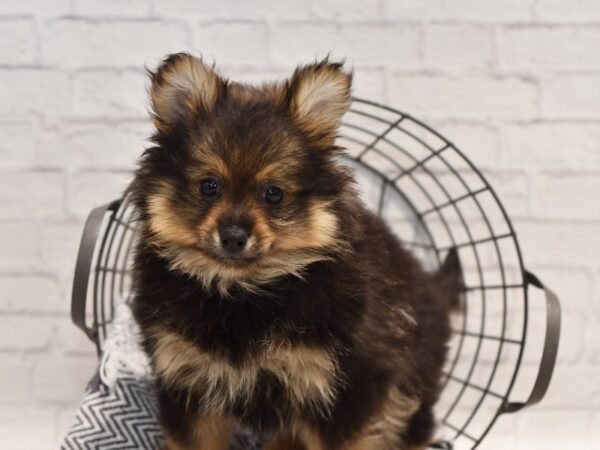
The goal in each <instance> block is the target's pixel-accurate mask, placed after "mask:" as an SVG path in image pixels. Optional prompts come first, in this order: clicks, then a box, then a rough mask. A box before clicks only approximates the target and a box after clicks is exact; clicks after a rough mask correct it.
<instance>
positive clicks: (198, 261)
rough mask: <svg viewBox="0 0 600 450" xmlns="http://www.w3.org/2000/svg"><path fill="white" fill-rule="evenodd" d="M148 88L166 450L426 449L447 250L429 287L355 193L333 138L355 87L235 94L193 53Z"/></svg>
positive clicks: (157, 364) (138, 264)
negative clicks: (250, 440) (243, 442)
mask: <svg viewBox="0 0 600 450" xmlns="http://www.w3.org/2000/svg"><path fill="white" fill-rule="evenodd" d="M150 77H151V88H150V97H151V104H152V112H153V120H154V124H155V127H156V132H155V134H154V136H153V142H154V144H155V146H153V147H152V148H149V149H148V150H147V151H146V152H145V153H144V155H143V157H142V158H141V161H140V164H139V167H138V169H137V172H136V176H135V181H134V183H133V185H132V188H131V192H132V198H133V200H134V203H135V206H136V208H137V211H138V213H139V243H138V246H137V250H136V255H135V263H134V294H135V295H134V301H133V308H134V314H135V317H136V320H137V321H138V322H139V324H140V327H141V330H142V338H143V345H144V348H145V351H147V353H148V355H149V357H150V359H151V364H152V368H153V371H154V375H155V377H156V386H157V392H158V398H159V409H160V416H161V421H162V425H163V427H164V431H165V435H166V438H165V447H166V448H167V449H203V450H221V449H227V448H229V443H230V438H231V434H232V432H233V431H234V430H235V429H236V427H240V426H243V427H247V428H250V429H251V430H253V432H254V433H256V434H257V435H260V436H263V437H264V439H265V441H266V442H267V444H266V448H268V449H271V450H276V449H287V450H290V449H306V450H341V449H344V450H359V449H360V450H370V449H377V450H387V449H390V450H392V449H394V450H398V449H417V448H419V449H420V448H422V447H424V446H426V445H427V443H428V442H429V440H430V439H431V435H432V431H433V429H434V417H433V413H432V408H433V405H434V403H435V402H436V400H437V398H438V394H439V385H440V378H441V371H442V365H443V362H444V358H445V355H446V343H447V340H448V338H449V334H450V326H449V312H450V310H451V309H452V307H453V306H455V305H456V304H457V301H458V298H459V292H460V285H461V282H460V273H461V271H460V267H459V264H458V259H457V256H456V254H455V253H452V254H451V255H450V257H449V258H447V260H446V263H445V264H444V265H443V267H442V269H441V270H440V271H439V272H438V273H436V274H433V275H430V274H427V273H426V272H425V271H424V270H423V269H422V268H421V266H420V265H419V263H418V262H417V261H416V259H415V258H414V257H413V256H412V255H411V254H410V253H409V252H408V251H407V250H405V249H404V248H403V247H402V245H401V243H400V242H399V241H398V239H397V238H396V237H395V236H394V235H393V233H392V232H391V231H390V230H389V229H388V228H387V227H386V225H385V224H384V223H383V222H382V220H380V219H379V218H377V217H375V216H374V215H373V214H371V213H370V212H368V211H367V209H366V208H365V207H364V206H363V204H362V203H361V201H360V200H359V199H358V197H357V194H356V192H355V189H356V187H355V184H354V181H353V178H352V175H351V173H350V171H349V170H348V169H347V168H345V167H344V166H343V165H342V164H340V163H339V161H338V158H337V156H338V155H339V154H340V152H341V151H342V149H340V148H339V147H337V146H336V134H337V129H338V126H339V124H340V120H341V118H342V115H343V114H344V113H345V112H346V111H347V110H348V108H349V106H350V102H351V96H350V88H351V80H352V76H351V74H349V73H348V72H345V71H344V69H343V67H342V64H337V63H332V62H329V61H328V60H324V61H321V62H317V63H314V64H310V65H307V66H303V67H299V68H297V69H296V71H295V72H294V74H293V75H292V77H291V78H290V79H289V80H286V81H285V82H280V83H274V84H267V85H263V86H260V87H254V86H248V85H244V84H239V83H235V82H232V81H229V80H226V79H224V78H223V77H221V76H220V75H219V74H218V73H217V72H216V71H215V70H214V68H213V67H210V66H207V65H206V64H204V63H203V62H202V60H201V59H199V58H196V57H194V56H191V55H189V54H182V53H180V54H174V55H171V56H169V57H167V58H166V59H165V60H164V61H163V63H162V64H161V65H160V67H159V68H158V69H157V70H156V71H155V72H153V73H151V74H150Z"/></svg>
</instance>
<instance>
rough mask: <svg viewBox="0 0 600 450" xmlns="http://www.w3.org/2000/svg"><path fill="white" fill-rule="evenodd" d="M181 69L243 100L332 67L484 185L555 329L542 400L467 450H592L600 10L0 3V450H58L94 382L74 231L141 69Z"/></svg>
mask: <svg viewBox="0 0 600 450" xmlns="http://www.w3.org/2000/svg"><path fill="white" fill-rule="evenodd" d="M176 50H190V51H194V52H200V51H201V52H203V54H204V55H206V56H207V57H209V58H214V59H215V60H216V61H217V63H218V64H219V65H220V66H221V67H222V69H223V71H224V72H225V73H227V74H230V75H231V76H233V77H237V78H241V79H244V80H251V81H258V80H261V79H264V78H272V77H276V76H281V75H283V74H284V73H286V71H289V70H290V69H291V68H292V67H293V66H294V65H295V64H296V63H297V62H301V61H306V60H311V59H313V58H314V57H315V56H323V55H325V54H326V53H328V52H331V53H332V55H333V56H335V57H345V58H346V59H347V61H348V62H349V63H350V64H351V65H353V66H354V69H355V74H356V76H355V80H356V87H355V92H356V93H357V94H358V95H361V96H364V97H369V98H372V99H375V100H379V101H382V102H385V103H389V104H391V105H392V106H396V107H399V108H401V109H403V110H406V111H410V112H412V113H414V114H415V115H417V116H418V117H421V118H422V119H424V120H425V121H427V122H429V123H431V124H432V125H434V126H436V127H437V128H439V129H440V130H442V131H443V132H444V133H446V134H447V136H448V137H449V138H450V139H451V140H452V141H454V142H456V144H457V145H458V146H459V147H461V148H462V149H463V150H464V151H465V153H466V154H467V155H468V156H469V157H470V158H472V159H473V160H474V161H475V162H476V163H477V164H479V165H480V166H481V167H482V168H484V169H485V171H486V173H487V174H489V177H490V180H492V181H493V183H494V187H495V188H496V190H497V191H498V193H499V195H500V197H501V199H503V200H504V202H505V204H506V206H507V208H508V210H509V213H511V215H512V216H513V217H514V219H515V226H516V229H517V232H518V233H519V236H520V240H521V243H522V247H523V248H522V250H523V252H524V257H525V261H526V264H527V266H528V268H529V269H531V270H532V271H534V272H535V273H537V274H538V275H539V276H540V277H542V278H543V279H544V280H546V281H547V282H548V283H549V284H550V285H552V286H553V287H554V288H555V289H556V291H557V292H558V293H559V295H560V296H561V298H562V302H563V308H564V311H565V317H564V319H565V326H564V340H563V345H562V347H561V353H560V357H559V360H560V366H559V368H558V370H557V373H556V377H555V382H554V384H553V385H552V387H551V390H550V392H549V394H548V398H547V400H546V401H545V402H544V403H543V404H541V405H540V406H538V407H536V408H534V409H531V410H530V411H526V412H523V413H520V414H518V415H516V416H514V417H506V418H502V419H501V420H500V422H499V424H498V426H497V428H495V429H494V431H492V433H491V435H490V437H489V438H488V439H487V440H486V443H485V444H484V445H483V446H482V448H484V449H496V448H518V449H527V450H532V449H538V448H539V449H545V450H549V449H557V450H558V449H560V450H563V449H565V448H569V449H586V450H588V449H591V448H600V432H599V431H598V430H600V376H599V375H598V374H599V372H600V346H598V344H597V342H598V336H597V334H598V333H597V331H598V326H599V325H600V259H599V258H598V255H599V254H600V88H599V86H600V3H599V2H598V1H597V0H571V1H566V0H510V1H506V0H402V1H398V0H372V1H360V0H344V1H342V0H312V1H311V0H290V1H285V0H281V1H277V2H271V1H267V0H221V1H212V2H211V1H191V0H176V1H173V0H131V1H128V2H123V1H117V0H52V1H47V0H3V1H2V2H0V255H1V256H0V286H1V288H0V292H1V293H0V442H2V444H3V446H4V447H6V448H11V449H24V450H34V449H37V450H39V449H50V448H55V447H56V442H57V441H58V440H59V438H60V436H61V434H62V433H63V432H64V430H65V428H66V427H68V425H69V423H70V420H71V417H72V412H73V409H74V408H75V406H76V404H77V400H78V398H79V397H80V395H81V391H82V389H83V386H84V385H85V382H86V379H87V378H88V377H89V376H90V375H91V373H92V371H93V368H94V365H95V355H94V351H93V348H92V346H91V345H89V344H88V343H87V342H86V340H85V338H84V337H83V335H82V334H81V333H79V332H77V330H76V329H75V328H74V327H73V326H72V325H71V324H70V321H69V317H68V309H69V294H70V283H71V276H72V270H73V265H74V258H75V253H76V249H77V245H78V241H79V237H80V232H81V226H82V223H83V220H84V218H85V216H86V214H87V212H88V211H89V210H90V209H91V208H92V207H93V206H96V205H97V204H99V203H101V202H104V201H107V200H109V199H112V198H113V197H115V196H116V195H118V193H119V192H120V190H121V189H123V187H124V186H125V184H126V182H127V180H128V179H129V177H130V170H131V167H132V165H133V162H134V161H135V158H136V157H137V155H138V154H139V153H140V152H141V150H142V149H143V147H144V145H145V138H146V137H147V135H148V130H149V125H148V122H147V120H146V99H145V75H144V64H146V65H148V66H150V67H152V66H154V65H155V64H156V62H157V60H158V59H159V58H160V57H161V56H163V55H164V54H165V53H167V52H170V51H176ZM525 370H526V371H529V372H530V371H531V370H532V369H531V368H529V367H528V368H526V369H525Z"/></svg>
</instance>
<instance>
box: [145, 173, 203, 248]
mask: <svg viewBox="0 0 600 450" xmlns="http://www.w3.org/2000/svg"><path fill="white" fill-rule="evenodd" d="M173 195H174V188H173V187H172V186H171V185H170V184H169V183H168V182H162V183H161V184H160V189H159V190H158V192H157V193H155V194H153V195H151V196H150V198H149V199H148V212H149V215H150V222H149V224H150V229H151V230H152V232H153V233H155V234H156V235H157V236H158V237H159V238H160V239H164V240H166V241H168V242H172V243H175V244H177V245H183V246H194V245H196V244H197V237H196V236H195V235H194V233H193V231H192V230H189V229H187V228H186V227H183V226H181V221H180V220H178V219H177V215H176V214H173V206H172V204H171V202H172V198H173Z"/></svg>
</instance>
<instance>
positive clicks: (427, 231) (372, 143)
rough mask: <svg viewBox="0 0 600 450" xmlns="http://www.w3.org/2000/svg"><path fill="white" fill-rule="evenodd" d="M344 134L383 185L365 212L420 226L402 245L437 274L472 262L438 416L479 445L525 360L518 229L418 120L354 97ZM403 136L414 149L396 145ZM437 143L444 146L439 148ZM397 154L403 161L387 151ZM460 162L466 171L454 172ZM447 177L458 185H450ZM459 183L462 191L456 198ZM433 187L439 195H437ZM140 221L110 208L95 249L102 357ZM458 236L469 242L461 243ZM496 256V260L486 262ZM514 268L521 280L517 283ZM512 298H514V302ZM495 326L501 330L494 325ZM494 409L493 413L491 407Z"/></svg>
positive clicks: (472, 170)
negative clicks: (444, 266)
mask: <svg viewBox="0 0 600 450" xmlns="http://www.w3.org/2000/svg"><path fill="white" fill-rule="evenodd" d="M369 124H371V125H373V124H375V125H373V127H371V126H370V125H369ZM381 127H383V128H381ZM375 128H381V131H379V132H377V130H376V129H375ZM341 130H342V131H341V133H340V144H341V145H342V146H344V147H347V148H348V152H347V154H346V155H345V156H344V157H343V158H344V160H345V161H346V162H347V163H348V164H349V165H351V166H352V167H354V168H355V169H356V172H357V174H358V173H359V172H361V171H362V173H363V174H364V175H365V176H368V177H370V179H375V180H377V183H379V185H378V187H377V189H378V191H376V195H375V196H374V197H373V198H372V199H371V201H367V206H368V207H369V208H371V209H372V210H373V211H374V212H375V213H377V214H378V215H380V216H384V215H385V214H386V213H387V212H388V211H392V212H397V211H400V210H402V211H407V213H406V214H405V215H404V216H405V217H403V218H401V220H399V221H398V223H404V222H406V223H409V224H412V226H413V227H414V229H415V230H417V231H415V236H416V237H413V238H411V239H409V238H408V237H406V239H404V237H403V236H402V234H401V235H400V238H401V239H402V241H403V242H404V244H405V245H406V246H407V247H409V248H411V249H413V250H414V251H415V253H416V254H417V255H420V257H421V259H423V261H424V264H426V265H427V264H429V266H430V268H435V267H436V266H438V265H439V264H440V262H441V261H442V260H443V257H444V256H445V254H446V253H447V252H448V251H449V250H450V249H451V248H457V249H458V251H459V255H460V257H461V260H462V258H463V257H465V258H466V259H468V260H469V261H470V266H469V267H465V266H464V261H463V272H464V273H463V275H469V277H465V281H466V282H467V280H469V282H467V285H466V287H465V292H464V301H463V305H462V308H461V310H460V312H459V313H458V314H457V317H456V318H455V319H456V321H458V322H459V325H456V324H454V327H453V329H454V335H455V337H454V339H453V341H452V343H451V349H450V352H449V357H448V361H447V364H446V367H445V370H444V375H443V380H442V386H443V391H442V398H441V400H440V405H439V408H438V410H437V417H438V420H439V421H440V428H441V432H442V433H441V434H442V435H443V437H444V438H445V439H449V440H451V441H453V442H454V448H457V449H463V448H464V449H469V448H475V447H476V446H477V445H478V444H479V443H480V442H481V441H482V439H483V438H484V436H485V435H486V434H487V433H488V431H489V430H490V428H491V427H492V425H493V424H494V422H495V420H496V419H497V417H498V416H499V415H500V414H501V413H502V412H503V410H502V408H503V405H505V403H506V402H508V396H509V394H510V392H511V390H512V388H513V385H514V383H515V380H516V377H517V373H518V369H519V366H520V364H521V359H522V356H523V348H524V344H525V336H526V332H527V312H528V293H527V285H526V282H525V278H524V274H525V272H524V268H523V262H522V258H521V253H520V249H519V246H518V242H517V238H516V235H515V233H514V230H513V227H512V225H511V223H510V220H509V218H508V216H507V214H506V211H505V210H504V208H503V206H502V204H501V203H500V202H499V200H498V198H497V196H496V194H495V192H494V191H493V189H492V188H491V187H490V185H489V184H488V183H487V181H486V180H485V178H484V177H483V176H482V174H481V172H480V171H479V170H478V169H477V168H476V167H475V166H474V165H473V164H472V163H471V162H470V161H469V160H468V159H467V158H466V157H465V156H464V155H463V153H462V152H460V150H458V149H457V148H456V147H455V146H454V145H453V144H452V143H451V142H449V141H448V140H446V139H445V138H443V137H442V136H441V135H439V134H438V133H437V132H436V131H434V130H433V129H431V128H429V127H428V126H426V125H425V124H423V123H421V122H419V121H417V120H416V119H414V118H412V117H411V116H410V115H408V114H404V113H401V112H398V111H396V110H394V109H392V108H388V107H385V106H381V105H378V104H376V103H373V102H370V101H367V100H359V99H355V100H354V102H353V105H352V108H351V110H350V111H349V113H348V114H347V115H346V116H345V118H344V122H343V124H342V129H341ZM398 133H399V134H398ZM399 135H401V136H402V138H403V139H404V140H405V141H406V142H398V141H397V140H396V139H395V138H394V136H399ZM431 140H433V141H435V142H436V144H435V145H434V144H431V143H430V142H431ZM411 144H414V147H413V146H412V145H411ZM416 148H418V151H417V150H415V149H416ZM386 149H387V150H386ZM390 149H391V150H393V151H394V152H396V153H394V155H397V157H395V156H392V155H390V154H389V150H390ZM400 161H406V163H404V164H403V163H401V162H400ZM455 161H458V162H460V164H461V166H460V167H456V163H455ZM390 168H391V169H393V170H394V171H395V172H394V173H393V174H388V173H387V172H389V170H388V169H390ZM469 179H474V180H476V181H477V182H478V184H479V186H475V187H474V186H473V185H472V183H471V182H469ZM448 180H452V182H453V183H455V184H454V185H451V184H449V182H448ZM409 182H410V183H411V184H410V185H409V184H408V183H409ZM405 183H406V184H405ZM456 183H457V184H456ZM408 186H412V187H408ZM453 186H454V187H453ZM456 186H458V187H459V188H460V192H455V191H456V190H457V188H456ZM364 187H370V188H372V186H366V185H362V184H361V192H362V191H363V189H362V188H364ZM433 189H435V190H436V192H437V193H438V194H436V195H434V193H433ZM484 196H487V198H488V199H491V202H492V203H495V207H496V208H497V209H499V211H500V215H499V216H497V217H496V216H495V217H489V216H488V215H489V204H488V203H486V202H484V201H483V197H484ZM393 199H397V200H396V201H395V202H396V203H394V202H393ZM467 202H471V203H470V204H471V205H474V208H472V209H473V211H475V212H476V213H477V215H478V217H479V218H480V220H479V222H481V225H482V228H483V230H484V231H485V235H484V236H477V235H475V233H474V232H473V231H472V222H471V217H470V216H469V215H468V214H467V213H466V212H465V210H463V208H466V206H465V205H466V204H467ZM399 205H401V206H399ZM133 215H134V211H133V207H132V205H131V204H130V202H129V201H128V198H127V196H124V198H123V199H122V200H121V202H120V203H119V204H118V205H114V206H113V207H112V208H110V209H109V214H108V215H107V216H108V217H107V219H106V225H105V227H104V233H103V235H102V238H101V240H99V243H98V246H97V249H96V253H95V255H96V256H95V258H94V261H96V265H95V268H94V271H93V274H92V277H93V278H94V282H93V289H91V290H90V296H91V297H92V298H91V301H88V302H87V304H88V305H91V309H92V311H91V316H92V317H91V319H92V321H93V323H92V330H93V331H94V332H95V333H96V334H95V341H96V344H97V348H98V351H101V348H102V342H103V341H104V339H105V338H106V325H107V324H108V323H109V322H110V321H111V320H112V317H113V305H114V302H115V300H116V299H118V298H122V297H123V296H125V295H127V290H128V288H129V282H130V274H131V255H132V248H133V246H134V242H135V229H136V225H137V224H136V222H135V221H134V220H133ZM498 222H504V223H503V225H504V226H505V228H507V231H503V232H496V231H495V229H494V226H495V225H496V223H498ZM392 225H393V224H392ZM392 229H394V227H393V226H392ZM459 232H460V233H462V234H464V236H465V237H466V239H461V238H460V237H459V235H458V233H459ZM419 236H420V238H419ZM504 242H509V243H511V245H512V247H511V248H512V249H513V250H514V251H513V252H512V257H511V256H507V255H505V250H504V247H503V243H504ZM487 245H491V250H490V249H489V248H488V252H484V249H483V247H484V246H487ZM488 253H489V254H491V261H492V263H489V261H487V260H486V258H487V259H489V256H490V255H489V254H488ZM490 266H493V267H495V268H496V269H497V274H498V276H499V280H497V281H495V282H494V283H491V282H488V280H487V279H486V276H487V274H488V273H489V272H490ZM510 270H512V271H513V272H514V273H515V274H516V277H517V280H514V279H510V278H509V276H508V273H509V271H510ZM513 278H514V277H513ZM473 280H475V281H473ZM496 292H500V295H501V298H500V301H499V302H498V301H496V300H494V299H495V298H496V297H495V294H494V293H496ZM509 299H512V301H511V302H510V304H509ZM494 302H495V303H498V304H495V303H494ZM492 309H494V310H496V309H499V315H498V311H495V312H491V310H492ZM474 314H475V315H476V316H475V319H474ZM513 315H516V316H517V317H518V320H516V323H518V324H520V327H517V332H516V333H514V334H513V335H510V336H509V335H508V334H507V324H508V323H509V321H510V320H512V319H513ZM477 317H479V319H478V320H477ZM492 324H496V325H495V326H496V327H497V330H496V331H494V330H493V329H492V328H491V327H492ZM473 327H474V328H473ZM467 344H469V345H470V346H471V347H473V346H474V347H473V348H472V350H471V351H469V350H467ZM488 344H492V345H496V347H494V348H495V350H494V351H495V354H493V355H490V354H488V353H489V352H486V351H484V346H486V345H488ZM507 348H514V349H515V350H516V351H512V353H510V352H508V353H507V354H510V355H511V356H510V357H508V356H506V355H505V349H507ZM490 357H491V358H490ZM463 367H466V372H465V373H464V374H463V373H461V370H463ZM500 368H503V369H504V370H503V377H502V378H503V382H502V383H499V384H501V387H498V386H495V384H496V382H497V380H499V379H500V377H499V372H500V370H499V369H500ZM484 369H485V370H487V372H486V373H488V375H487V376H486V378H485V379H484V380H478V379H477V376H476V374H478V373H479V372H480V371H481V370H484ZM490 402H491V405H492V406H489V405H488V403H490Z"/></svg>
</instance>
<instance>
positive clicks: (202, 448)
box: [165, 416, 233, 450]
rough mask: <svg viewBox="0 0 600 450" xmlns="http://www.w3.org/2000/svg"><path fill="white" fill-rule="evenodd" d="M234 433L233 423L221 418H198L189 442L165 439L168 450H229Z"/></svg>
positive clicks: (228, 419)
mask: <svg viewBox="0 0 600 450" xmlns="http://www.w3.org/2000/svg"><path fill="white" fill-rule="evenodd" d="M232 431H233V421H232V420H231V419H230V418H225V417H221V416H211V417H208V416H201V417H198V418H197V419H196V420H195V422H194V424H193V426H192V433H191V434H190V435H189V436H187V442H185V443H181V442H177V441H176V440H175V439H173V438H172V437H167V438H166V439H165V447H166V449H167V450H227V449H229V442H230V440H231V434H232Z"/></svg>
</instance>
